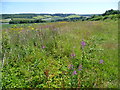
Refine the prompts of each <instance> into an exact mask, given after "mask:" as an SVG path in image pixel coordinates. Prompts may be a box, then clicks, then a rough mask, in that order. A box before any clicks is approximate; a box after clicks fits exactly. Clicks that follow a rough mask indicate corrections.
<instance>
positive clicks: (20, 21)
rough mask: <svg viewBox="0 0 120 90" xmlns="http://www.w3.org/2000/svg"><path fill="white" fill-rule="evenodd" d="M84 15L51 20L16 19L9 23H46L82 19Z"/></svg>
mask: <svg viewBox="0 0 120 90" xmlns="http://www.w3.org/2000/svg"><path fill="white" fill-rule="evenodd" d="M84 19H85V17H75V18H62V19H55V20H54V19H51V20H42V19H18V20H14V19H13V20H10V21H9V24H23V23H47V22H60V21H67V22H71V21H73V22H74V21H78V20H84Z"/></svg>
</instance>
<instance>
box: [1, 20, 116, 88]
mask: <svg viewBox="0 0 120 90" xmlns="http://www.w3.org/2000/svg"><path fill="white" fill-rule="evenodd" d="M6 27H7V28H6ZM117 33H118V24H117V21H84V22H80V21H78V22H64V23H63V22H55V23H46V24H25V25H24V24H22V25H18V24H16V25H4V26H3V31H2V37H3V38H2V47H3V56H4V58H3V60H4V66H3V68H2V77H3V78H2V86H3V88H16V87H17V88H71V87H72V88H74V87H76V88H118V87H117V86H118V82H117V81H118V80H117V79H118V78H117V74H118V47H117V46H118V42H117V41H118V38H117V37H118V36H117V35H118V34H117ZM82 40H83V41H84V42H85V44H86V45H85V46H84V47H82V45H81V42H82ZM71 55H72V56H71ZM100 60H103V61H104V62H103V63H101V64H100ZM71 65H73V68H72V67H70V66H71ZM79 65H82V67H79ZM78 68H79V69H82V70H80V71H79V70H78ZM75 71H76V73H77V74H75V73H74V74H75V75H73V72H75Z"/></svg>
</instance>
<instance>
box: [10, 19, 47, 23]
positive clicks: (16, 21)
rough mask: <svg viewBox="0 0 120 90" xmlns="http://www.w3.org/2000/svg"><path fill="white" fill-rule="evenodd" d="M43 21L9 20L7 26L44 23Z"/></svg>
mask: <svg viewBox="0 0 120 90" xmlns="http://www.w3.org/2000/svg"><path fill="white" fill-rule="evenodd" d="M44 22H46V21H44V20H41V19H39V20H34V19H23V20H22V19H21V20H10V21H9V24H22V23H44Z"/></svg>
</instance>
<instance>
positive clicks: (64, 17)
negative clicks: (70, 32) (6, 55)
mask: <svg viewBox="0 0 120 90" xmlns="http://www.w3.org/2000/svg"><path fill="white" fill-rule="evenodd" d="M119 14H120V11H119V10H113V9H111V10H107V11H106V12H105V13H103V14H62V13H56V14H34V13H25V14H1V15H0V17H1V18H0V23H10V24H19V23H47V22H59V21H68V22H70V21H78V20H81V21H86V20H87V21H98V20H108V19H112V20H117V19H118V18H119V17H120V15H119Z"/></svg>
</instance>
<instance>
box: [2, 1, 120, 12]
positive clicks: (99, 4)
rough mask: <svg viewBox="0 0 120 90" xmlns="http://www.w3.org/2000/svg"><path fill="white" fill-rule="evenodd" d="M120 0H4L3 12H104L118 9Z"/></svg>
mask: <svg viewBox="0 0 120 90" xmlns="http://www.w3.org/2000/svg"><path fill="white" fill-rule="evenodd" d="M118 2H119V0H2V1H1V3H0V4H2V7H1V8H2V10H0V11H1V12H0V13H2V14H18V13H50V14H54V13H75V14H102V13H104V12H105V11H106V10H110V9H114V10H117V9H118Z"/></svg>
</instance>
